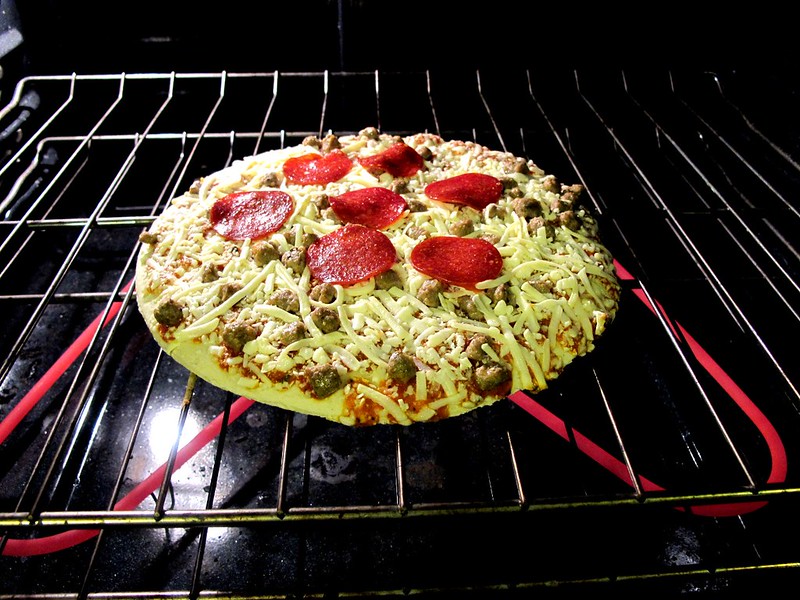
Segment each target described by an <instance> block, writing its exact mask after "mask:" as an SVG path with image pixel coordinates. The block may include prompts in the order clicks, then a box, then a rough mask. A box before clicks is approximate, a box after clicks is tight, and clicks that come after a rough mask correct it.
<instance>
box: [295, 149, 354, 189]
mask: <svg viewBox="0 0 800 600" xmlns="http://www.w3.org/2000/svg"><path fill="white" fill-rule="evenodd" d="M352 166H353V161H352V160H350V157H348V156H347V155H346V154H345V153H344V152H342V151H341V150H338V149H337V150H331V151H330V152H329V153H328V154H316V153H310V154H303V155H302V156H294V157H292V158H289V159H287V160H286V162H285V163H283V174H284V176H285V177H286V180H287V181H288V182H289V183H294V184H297V185H325V184H327V183H333V182H334V181H339V180H340V179H341V178H342V177H344V176H345V175H347V174H348V173H349V172H350V169H351V168H352Z"/></svg>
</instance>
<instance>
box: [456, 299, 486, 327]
mask: <svg viewBox="0 0 800 600" xmlns="http://www.w3.org/2000/svg"><path fill="white" fill-rule="evenodd" d="M458 308H460V309H461V311H462V312H463V313H464V314H465V315H466V316H467V317H469V318H470V319H472V320H474V321H482V320H483V319H484V316H483V313H482V312H481V310H480V309H479V308H478V305H477V304H475V299H474V298H472V297H471V296H459V297H458Z"/></svg>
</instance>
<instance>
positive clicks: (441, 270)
mask: <svg viewBox="0 0 800 600" xmlns="http://www.w3.org/2000/svg"><path fill="white" fill-rule="evenodd" d="M410 258H411V264H412V265H414V268H415V269H416V270H417V271H419V272H421V273H424V274H425V275H428V276H429V277H433V278H434V279H438V280H439V281H444V282H445V283H452V284H453V285H460V286H461V287H464V288H467V289H471V290H476V288H475V285H476V284H477V283H479V282H481V281H486V280H487V279H494V278H495V277H498V276H499V275H500V273H501V272H502V271H503V258H502V256H500V252H498V251H497V248H495V247H494V245H493V244H491V243H489V242H487V241H486V240H482V239H479V238H462V237H455V236H448V235H443V236H437V237H432V238H428V239H427V240H423V241H421V242H420V243H419V244H417V245H416V246H415V247H414V249H413V250H412V251H411V257H410Z"/></svg>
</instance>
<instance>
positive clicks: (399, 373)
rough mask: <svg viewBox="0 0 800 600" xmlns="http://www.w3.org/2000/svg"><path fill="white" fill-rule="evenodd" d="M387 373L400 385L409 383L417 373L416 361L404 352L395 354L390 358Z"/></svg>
mask: <svg viewBox="0 0 800 600" xmlns="http://www.w3.org/2000/svg"><path fill="white" fill-rule="evenodd" d="M387 373H388V374H389V377H391V378H392V379H394V380H395V381H399V382H400V383H408V381H409V380H411V379H412V378H413V377H414V376H415V375H416V373H417V366H416V365H415V364H414V360H413V359H412V358H411V357H410V356H408V355H407V354H404V353H403V352H394V353H392V355H391V356H390V357H389V364H388V369H387Z"/></svg>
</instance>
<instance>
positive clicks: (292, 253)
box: [281, 246, 306, 275]
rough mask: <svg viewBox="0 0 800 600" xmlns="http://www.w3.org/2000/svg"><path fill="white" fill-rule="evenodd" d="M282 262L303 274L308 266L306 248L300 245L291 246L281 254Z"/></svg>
mask: <svg viewBox="0 0 800 600" xmlns="http://www.w3.org/2000/svg"><path fill="white" fill-rule="evenodd" d="M281 262H282V263H283V266H284V267H286V268H287V269H289V270H291V271H294V272H295V273H297V274H298V275H299V274H301V273H302V272H303V269H305V268H306V249H305V248H302V247H300V246H295V247H293V248H289V249H288V250H287V251H286V252H284V253H283V254H282V255H281Z"/></svg>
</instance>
